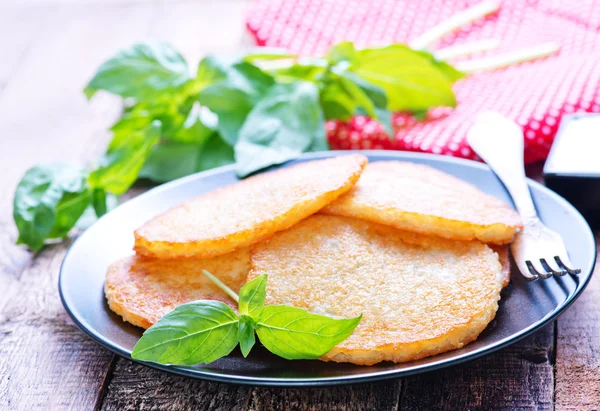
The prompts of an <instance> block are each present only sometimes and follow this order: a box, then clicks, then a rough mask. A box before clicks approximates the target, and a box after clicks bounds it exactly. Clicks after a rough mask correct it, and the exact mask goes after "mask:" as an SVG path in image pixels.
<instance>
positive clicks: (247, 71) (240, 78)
mask: <svg viewBox="0 0 600 411" xmlns="http://www.w3.org/2000/svg"><path fill="white" fill-rule="evenodd" d="M225 76H226V77H225V78H223V79H222V80H219V81H217V82H216V83H213V84H211V85H210V86H208V87H206V88H205V89H203V90H202V91H201V92H200V94H199V95H198V101H199V102H200V103H201V104H202V105H204V106H206V107H208V108H209V109H210V110H211V111H212V112H213V113H215V114H216V115H217V116H218V118H219V122H218V125H217V130H218V131H219V133H220V134H221V136H222V137H223V139H224V140H225V141H226V142H227V143H228V144H229V145H234V144H235V143H236V141H237V140H238V132H239V130H240V128H241V127H242V124H243V123H244V120H245V119H246V116H247V115H248V113H249V112H250V110H252V107H253V106H254V105H255V104H256V103H257V102H258V101H259V100H260V99H261V98H262V97H263V95H264V94H265V93H266V92H267V90H268V89H269V88H270V87H271V86H272V85H273V84H274V79H273V77H271V76H270V75H268V74H266V73H264V72H263V71H262V70H260V69H259V68H258V67H256V66H253V65H252V64H250V63H246V62H239V63H235V64H233V65H232V66H231V68H229V69H228V70H227V71H226V74H225Z"/></svg>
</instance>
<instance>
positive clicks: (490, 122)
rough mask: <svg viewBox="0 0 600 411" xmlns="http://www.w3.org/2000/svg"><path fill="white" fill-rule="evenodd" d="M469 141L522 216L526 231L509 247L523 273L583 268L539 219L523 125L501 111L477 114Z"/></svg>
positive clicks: (543, 273) (529, 276)
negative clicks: (527, 174)
mask: <svg viewBox="0 0 600 411" xmlns="http://www.w3.org/2000/svg"><path fill="white" fill-rule="evenodd" d="M467 141H468V142H469V145H470V146H471V148H473V150H474V151H475V152H476V153H477V154H478V155H479V157H481V158H482V159H483V160H484V161H485V162H486V163H487V164H488V165H489V166H490V168H491V169H492V170H493V171H494V172H495V173H496V175H497V176H498V177H499V178H500V180H501V181H502V182H503V183H504V185H505V186H506V188H507V189H508V192H509V193H510V195H511V197H512V199H513V201H514V202H515V205H516V207H517V210H518V211H519V214H521V217H522V218H523V230H521V232H519V233H517V236H516V238H515V241H514V242H513V243H512V245H511V248H510V249H511V252H512V255H513V258H514V260H515V263H516V264H517V267H519V270H520V271H521V274H523V276H524V277H525V278H527V279H528V280H530V281H533V280H537V279H538V278H539V277H541V278H543V279H546V278H549V277H552V276H553V275H556V276H563V275H565V274H567V273H568V274H579V273H580V272H581V270H580V269H573V268H571V267H573V264H572V263H571V261H570V260H569V255H568V254H567V249H566V247H565V243H564V242H563V239H562V238H561V237H560V235H559V234H558V233H555V232H554V231H552V230H550V229H549V228H548V227H546V226H545V225H544V224H543V223H542V222H541V221H540V219H539V218H538V215H537V212H536V210H535V206H534V204H533V200H532V199H531V194H530V193H529V187H528V186H527V181H526V180H525V170H524V168H523V132H522V131H521V128H520V127H519V126H518V125H517V124H515V123H514V122H513V121H511V120H509V119H507V118H505V117H503V116H502V115H500V114H498V113H495V112H486V113H482V114H480V115H479V116H478V117H477V119H476V122H475V124H474V125H473V127H471V129H470V130H469V132H468V134H467Z"/></svg>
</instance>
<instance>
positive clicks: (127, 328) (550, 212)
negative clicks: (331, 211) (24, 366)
mask: <svg viewBox="0 0 600 411" xmlns="http://www.w3.org/2000/svg"><path fill="white" fill-rule="evenodd" d="M348 153H349V152H348V151H344V152H333V151H330V152H323V153H311V154H306V155H304V156H303V157H302V158H301V159H300V160H297V161H296V162H303V161H309V160H314V159H319V158H326V157H332V156H336V155H341V154H348ZM362 153H363V154H365V155H366V156H368V157H369V160H370V161H379V160H402V161H412V162H415V163H423V164H427V165H429V166H432V167H435V168H437V169H440V170H442V171H445V172H447V173H450V174H453V175H455V176H456V177H458V178H461V179H463V180H466V181H468V182H470V183H472V184H474V185H476V186H477V187H479V188H480V189H481V190H483V191H485V192H486V193H488V194H491V195H493V196H495V197H498V198H499V199H501V200H504V201H506V202H508V203H510V202H511V201H510V199H509V196H508V194H507V192H506V190H505V189H504V187H503V186H502V184H501V183H500V182H499V181H498V179H497V178H496V177H495V175H494V174H493V173H492V172H491V171H490V170H489V168H488V167H486V166H485V165H483V164H479V163H476V162H473V161H468V160H460V159H455V158H451V157H445V156H435V155H428V154H416V153H404V152H394V151H364V152H362ZM289 164H292V163H289ZM284 167H285V166H284ZM235 181H237V178H236V176H235V172H234V169H233V167H232V166H226V167H221V168H218V169H214V170H210V171H206V172H203V173H199V174H195V175H192V176H189V177H185V178H182V179H179V180H177V181H173V182H171V183H168V184H164V185H162V186H160V187H157V188H155V189H153V190H150V191H148V192H147V193H145V194H143V195H140V196H139V197H137V198H135V199H133V200H131V201H128V202H126V203H125V204H123V205H121V206H119V207H118V208H117V209H115V210H114V211H112V212H110V213H109V214H107V215H106V216H104V217H102V218H101V219H100V220H99V221H98V222H97V223H96V224H94V225H93V226H92V227H91V228H89V229H88V230H87V231H86V232H85V233H83V234H82V235H81V236H80V237H79V238H78V239H77V240H76V241H75V243H74V244H73V245H72V246H71V248H70V250H69V252H68V253H67V255H66V257H65V259H64V261H63V264H62V268H61V272H60V279H59V290H60V295H61V298H62V301H63V304H64V306H65V309H66V310H67V312H68V313H69V314H70V315H71V317H72V318H73V320H74V321H75V323H76V324H77V325H78V326H79V327H80V328H81V329H82V330H83V331H84V332H85V333H87V334H88V335H90V336H91V337H92V338H93V339H95V340H96V341H98V342H99V343H100V344H102V345H103V346H104V347H106V348H108V349H109V350H111V351H113V352H115V353H117V354H119V355H121V356H123V357H125V358H130V354H131V349H132V348H133V346H134V345H135V343H136V341H137V340H138V339H139V338H140V336H141V335H142V329H140V328H137V327H134V326H132V325H129V324H127V323H125V322H123V321H122V320H121V318H120V317H119V316H117V315H115V314H113V313H112V312H111V311H110V310H109V309H108V306H107V304H106V302H105V299H104V292H103V286H104V276H105V273H106V269H107V268H108V266H109V265H110V264H111V263H112V262H113V261H115V260H117V259H119V258H122V257H125V256H127V255H129V254H131V253H132V251H131V249H132V246H133V231H134V229H135V228H137V227H138V226H140V225H141V224H142V223H144V222H145V221H146V220H148V219H149V218H150V217H153V216H155V215H156V214H158V213H161V212H163V211H165V210H166V209H168V208H170V207H172V206H174V205H176V204H179V203H181V202H183V201H186V200H189V199H190V198H193V197H196V196H198V195H199V194H202V193H204V192H207V191H210V190H213V189H215V188H217V187H221V186H223V185H226V184H231V183H233V182H235ZM529 186H530V188H531V193H532V195H533V198H534V201H535V204H536V206H537V209H538V211H539V214H540V216H541V218H542V220H543V221H544V223H545V224H546V225H547V226H548V227H550V228H551V229H552V230H555V231H556V232H558V233H560V234H561V235H562V237H563V239H564V240H565V243H566V244H567V248H568V250H569V255H570V256H571V260H572V261H573V263H574V265H575V266H577V267H581V269H582V272H581V274H580V275H579V276H578V277H570V276H565V277H561V278H551V279H549V280H545V281H537V282H533V283H529V282H527V281H525V280H524V279H523V278H522V277H521V275H520V274H519V273H518V272H517V271H515V270H514V269H513V272H512V283H511V285H509V286H508V287H506V288H505V289H504V291H503V292H502V300H501V301H500V309H499V310H498V314H497V315H496V319H495V320H494V321H493V322H492V323H491V324H490V325H489V326H488V327H487V329H486V330H485V331H484V332H483V333H482V334H481V335H480V337H479V339H478V340H477V341H475V342H473V343H471V344H469V345H467V346H466V347H464V348H462V349H460V350H456V351H451V352H447V353H444V354H440V355H436V356H434V357H430V358H425V359H422V360H419V361H413V362H409V363H405V364H392V363H387V362H386V363H381V364H377V365H374V366H370V367H366V366H357V365H352V364H335V363H324V362H320V361H286V360H283V359H281V358H278V357H276V356H274V355H272V354H270V353H268V352H267V351H266V350H264V349H262V348H260V347H255V349H254V350H253V351H252V353H251V354H250V356H249V357H248V358H247V359H244V358H243V357H242V356H241V354H240V353H239V352H236V351H234V353H232V354H231V355H230V356H228V357H226V358H223V359H221V360H218V361H215V362H214V363H212V364H209V365H203V366H196V367H174V366H161V365H157V364H150V363H148V364H147V365H148V366H151V367H155V368H158V369H161V370H164V371H167V372H171V373H174V374H181V375H187V376H190V377H195V378H202V379H207V380H213V381H221V382H230V383H240V384H253V385H269V386H316V385H337V384H350V383H358V382H367V381H376V380H382V379H386V378H397V377H404V376H407V375H411V374H416V373H422V372H425V371H431V370H434V369H438V368H441V367H447V366H449V365H454V364H458V363H461V362H464V361H467V360H472V359H474V358H477V357H480V356H482V355H485V354H489V353H491V352H493V351H496V350H498V349H500V348H502V347H505V346H507V345H509V344H512V343H514V342H516V341H518V340H520V339H521V338H523V337H525V336H527V335H528V334H531V333H532V332H533V331H535V330H537V329H539V328H540V327H542V326H544V325H545V324H546V323H548V322H550V321H552V320H554V319H555V318H556V317H557V316H558V315H559V314H561V313H562V312H563V311H564V310H565V309H566V308H567V307H568V306H569V305H571V303H572V302H573V301H575V299H576V298H577V297H578V296H579V295H580V294H581V292H582V291H583V289H584V288H585V286H586V284H587V283H588V281H589V280H590V277H591V275H592V270H593V267H594V262H595V259H596V247H595V243H594V236H593V234H592V232H591V230H590V228H589V226H588V225H587V223H586V222H585V220H584V219H583V218H582V217H581V215H580V214H579V212H577V210H575V208H573V206H571V205H570V204H569V203H568V202H567V201H565V200H564V199H563V198H562V197H560V196H559V195H557V194H556V193H554V192H552V191H550V190H548V189H547V188H545V187H543V186H542V185H540V184H537V183H536V182H534V181H529ZM432 195H435V193H432Z"/></svg>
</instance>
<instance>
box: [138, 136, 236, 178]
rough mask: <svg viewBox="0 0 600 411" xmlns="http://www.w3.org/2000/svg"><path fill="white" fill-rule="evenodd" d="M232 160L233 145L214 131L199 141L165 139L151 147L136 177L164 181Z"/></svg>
mask: <svg viewBox="0 0 600 411" xmlns="http://www.w3.org/2000/svg"><path fill="white" fill-rule="evenodd" d="M233 162H234V158H233V148H232V147H231V146H229V145H228V144H227V143H225V142H224V141H223V139H222V138H221V137H220V136H219V135H218V134H216V133H213V135H212V136H210V137H209V138H208V140H207V141H206V142H204V143H202V144H187V143H173V142H169V141H165V142H163V143H160V144H157V145H155V146H154V147H153V148H152V150H151V151H150V154H149V155H148V158H147V159H146V162H145V163H144V166H143V167H142V169H141V170H140V173H139V178H147V179H150V180H152V181H155V182H157V183H164V182H167V181H171V180H175V179H177V178H180V177H184V176H187V175H190V174H194V173H197V172H200V171H204V170H210V169H211V168H215V167H221V166H224V165H228V164H232V163H233Z"/></svg>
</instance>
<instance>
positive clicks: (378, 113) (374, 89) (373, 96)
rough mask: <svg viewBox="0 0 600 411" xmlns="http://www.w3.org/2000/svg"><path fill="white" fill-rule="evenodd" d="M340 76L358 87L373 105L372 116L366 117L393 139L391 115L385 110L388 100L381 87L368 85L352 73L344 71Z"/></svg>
mask: <svg viewBox="0 0 600 411" xmlns="http://www.w3.org/2000/svg"><path fill="white" fill-rule="evenodd" d="M341 76H342V77H343V78H344V79H345V80H346V81H348V82H352V83H354V84H355V85H356V86H358V87H359V88H360V90H361V91H362V92H363V93H364V94H365V95H366V97H367V98H368V99H369V100H370V101H371V102H372V103H373V114H371V113H369V112H367V113H368V115H370V116H371V117H373V118H375V119H376V120H377V121H379V123H381V125H382V126H383V128H384V129H385V131H386V133H388V135H389V136H390V137H393V135H394V127H393V125H392V113H391V112H390V111H389V110H388V109H387V106H388V99H387V96H386V94H385V91H384V90H383V89H382V88H381V87H379V86H376V85H375V84H371V83H369V82H368V81H366V80H364V79H362V78H360V77H359V76H357V75H356V74H354V73H352V72H349V71H345V72H343V73H342V74H341ZM359 101H361V100H359ZM358 106H359V107H360V106H361V104H358Z"/></svg>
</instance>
